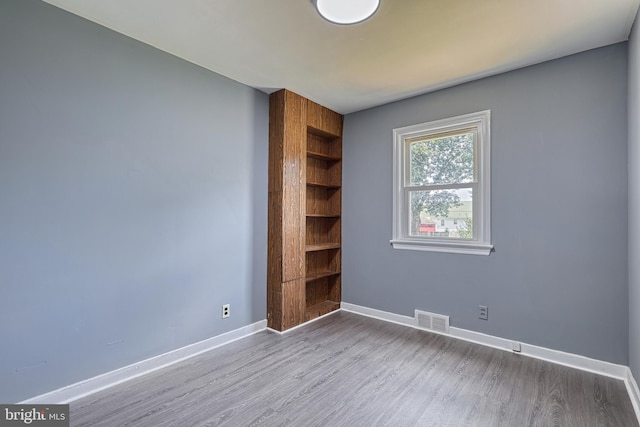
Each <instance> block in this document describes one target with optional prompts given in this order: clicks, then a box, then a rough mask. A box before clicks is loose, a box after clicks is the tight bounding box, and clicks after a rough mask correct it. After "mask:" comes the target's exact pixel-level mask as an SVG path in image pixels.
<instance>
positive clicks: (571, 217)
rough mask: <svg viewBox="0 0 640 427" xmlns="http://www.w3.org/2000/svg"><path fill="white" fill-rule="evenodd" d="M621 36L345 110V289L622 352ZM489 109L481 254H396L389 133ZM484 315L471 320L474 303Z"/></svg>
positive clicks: (480, 327) (617, 357)
mask: <svg viewBox="0 0 640 427" xmlns="http://www.w3.org/2000/svg"><path fill="white" fill-rule="evenodd" d="M626 50H627V45H626V44H625V43H622V44H617V45H613V46H609V47H605V48H601V49H597V50H593V51H589V52H586V53H582V54H579V55H574V56H571V57H567V58H564V59H560V60H555V61H552V62H547V63H544V64H540V65H537V66H532V67H528V68H525V69H521V70H517V71H513V72H510V73H506V74H502V75H498V76H495V77H491V78H486V79H483V80H479V81H475V82H472V83H468V84H464V85H460V86H457V87H453V88H450V89H445V90H442V91H438V92H434V93H431V94H427V95H423V96H419V97H415V98H412V99H408V100H404V101H400V102H396V103H392V104H388V105H384V106H381V107H378V108H374V109H370V110H365V111H361V112H357V113H353V114H349V115H347V116H346V118H345V125H344V126H345V129H344V160H343V185H344V190H343V215H344V217H343V221H344V222H343V248H344V249H343V299H344V301H345V302H349V303H353V304H359V305H364V306H367V307H372V308H376V309H380V310H385V311H389V312H393V313H398V314H404V315H409V316H413V310H414V309H422V310H427V311H431V312H435V313H441V314H446V315H450V316H451V325H452V326H456V327H461V328H465V329H470V330H474V331H479V332H484V333H488V334H491V335H496V336H500V337H504V338H509V339H514V340H520V341H523V342H527V343H531V344H535V345H540V346H544V347H548V348H552V349H557V350H562V351H567V352H571V353H576V354H581V355H584V356H588V357H593V358H596V359H601V360H606V361H610V362H614V363H622V364H626V363H627V361H628V312H627V306H628V304H627V174H626V168H627V158H626V156H627V55H626ZM484 109H491V113H492V116H491V119H492V209H493V211H492V212H493V215H492V231H493V243H494V245H495V253H493V254H491V255H490V256H474V255H455V254H438V253H430V252H417V251H405V250H394V249H392V248H391V246H390V244H389V240H390V238H391V227H392V224H391V214H392V207H391V197H392V174H391V172H392V130H393V129H394V128H397V127H401V126H407V125H412V124H416V123H422V122H427V121H430V120H435V119H441V118H446V117H452V116H456V115H460V114H464V113H470V112H475V111H480V110H484ZM479 304H483V305H487V306H488V307H489V320H488V321H482V320H479V319H478V305H479Z"/></svg>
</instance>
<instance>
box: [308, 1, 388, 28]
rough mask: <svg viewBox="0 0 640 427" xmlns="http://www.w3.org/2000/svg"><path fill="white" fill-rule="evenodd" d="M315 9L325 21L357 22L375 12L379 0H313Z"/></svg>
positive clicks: (338, 22) (339, 22)
mask: <svg viewBox="0 0 640 427" xmlns="http://www.w3.org/2000/svg"><path fill="white" fill-rule="evenodd" d="M315 4H316V9H318V13H320V15H322V17H323V18H325V19H326V20H327V21H330V22H333V23H336V24H357V23H358V22H362V21H364V20H365V19H367V18H369V17H370V16H371V15H373V14H374V13H376V10H378V6H379V5H380V0H315Z"/></svg>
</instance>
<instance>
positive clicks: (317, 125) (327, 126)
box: [307, 100, 342, 136]
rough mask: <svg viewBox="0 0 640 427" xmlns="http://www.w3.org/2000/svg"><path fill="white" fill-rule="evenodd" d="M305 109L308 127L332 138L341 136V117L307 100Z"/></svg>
mask: <svg viewBox="0 0 640 427" xmlns="http://www.w3.org/2000/svg"><path fill="white" fill-rule="evenodd" d="M307 109H308V111H309V115H308V119H307V125H308V126H309V127H311V128H313V129H317V130H319V131H322V132H326V133H328V134H331V135H333V136H342V115H340V114H338V113H336V112H335V111H332V110H330V109H328V108H326V107H323V106H322V105H320V104H316V103H315V102H313V101H311V100H307Z"/></svg>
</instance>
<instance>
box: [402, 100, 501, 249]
mask: <svg viewBox="0 0 640 427" xmlns="http://www.w3.org/2000/svg"><path fill="white" fill-rule="evenodd" d="M470 128H473V129H475V132H476V135H477V141H474V166H475V168H476V170H475V178H476V179H475V181H474V182H473V183H472V184H468V185H467V184H460V185H464V186H465V187H467V186H469V187H473V190H474V191H473V203H472V212H473V213H472V223H473V225H472V227H473V231H474V237H473V238H472V239H454V238H441V237H428V236H411V235H410V233H409V227H410V225H409V222H410V221H409V216H410V206H409V203H410V202H409V191H408V190H407V187H412V186H411V185H409V182H408V177H409V171H410V167H411V165H410V160H409V157H410V156H409V146H410V144H411V141H412V140H413V141H415V139H416V138H425V139H426V138H436V137H438V136H439V135H442V134H448V133H451V132H456V131H462V130H465V129H466V130H468V129H470ZM454 185H459V184H454ZM476 193H477V194H476ZM391 245H392V246H393V248H394V249H408V250H418V251H432V252H449V253H459V254H472V255H489V254H490V253H491V251H492V250H493V245H492V244H491V111H490V110H484V111H479V112H475V113H470V114H464V115H461V116H456V117H450V118H446V119H441V120H435V121H431V122H427V123H420V124H417V125H411V126H405V127H401V128H396V129H394V130H393V238H392V240H391Z"/></svg>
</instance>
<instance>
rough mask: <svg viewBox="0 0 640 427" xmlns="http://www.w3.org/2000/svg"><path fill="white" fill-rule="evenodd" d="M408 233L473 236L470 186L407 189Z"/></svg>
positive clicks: (468, 237)
mask: <svg viewBox="0 0 640 427" xmlns="http://www.w3.org/2000/svg"><path fill="white" fill-rule="evenodd" d="M409 203H410V209H409V211H410V217H409V235H410V236H414V237H438V238H445V239H447V238H448V239H473V229H472V226H473V221H472V219H473V197H472V189H471V188H462V189H457V190H431V191H410V192H409Z"/></svg>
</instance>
